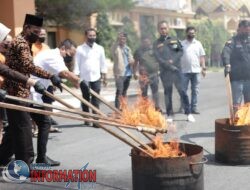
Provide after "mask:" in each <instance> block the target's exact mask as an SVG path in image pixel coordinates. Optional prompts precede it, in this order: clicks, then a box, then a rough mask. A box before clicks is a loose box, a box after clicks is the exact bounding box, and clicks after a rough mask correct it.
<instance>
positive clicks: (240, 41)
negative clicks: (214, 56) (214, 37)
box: [222, 20, 250, 111]
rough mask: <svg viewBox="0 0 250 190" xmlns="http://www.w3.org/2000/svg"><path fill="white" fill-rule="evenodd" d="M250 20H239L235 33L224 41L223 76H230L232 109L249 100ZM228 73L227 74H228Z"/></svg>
mask: <svg viewBox="0 0 250 190" xmlns="http://www.w3.org/2000/svg"><path fill="white" fill-rule="evenodd" d="M249 32H250V22H249V21H247V20H242V21H240V23H239V25H238V30H237V34H236V35H235V36H234V37H232V39H230V40H229V41H227V42H226V44H225V47H224V49H223V51H222V62H223V65H224V67H225V70H224V72H225V77H229V76H230V81H229V80H228V83H230V82H231V87H232V99H233V106H234V111H236V110H237V107H238V106H240V104H241V103H242V97H244V102H245V103H247V102H250V72H249V71H250V35H249ZM228 74H229V76H228Z"/></svg>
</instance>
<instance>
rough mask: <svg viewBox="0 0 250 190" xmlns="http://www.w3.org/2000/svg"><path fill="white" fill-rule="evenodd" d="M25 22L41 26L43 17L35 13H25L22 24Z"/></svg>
mask: <svg viewBox="0 0 250 190" xmlns="http://www.w3.org/2000/svg"><path fill="white" fill-rule="evenodd" d="M26 24H28V25H34V26H38V27H42V26H43V18H42V17H39V16H36V15H31V14H26V16H25V21H24V25H26Z"/></svg>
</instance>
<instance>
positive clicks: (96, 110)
mask: <svg viewBox="0 0 250 190" xmlns="http://www.w3.org/2000/svg"><path fill="white" fill-rule="evenodd" d="M61 85H62V87H63V89H64V90H66V91H67V92H69V93H70V94H72V95H73V96H74V97H76V98H77V99H78V100H80V101H81V102H82V103H83V104H85V105H86V106H88V107H89V108H90V109H92V110H93V111H95V112H96V113H98V114H100V115H102V116H106V115H105V114H104V113H102V112H101V111H100V110H99V109H98V108H97V107H95V106H93V105H92V104H91V103H90V102H88V101H87V100H85V99H84V98H83V97H81V96H79V95H78V94H76V93H75V92H73V91H72V90H71V89H70V88H69V87H67V86H66V85H65V84H63V83H62V84H61Z"/></svg>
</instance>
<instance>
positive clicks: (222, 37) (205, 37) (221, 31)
mask: <svg viewBox="0 0 250 190" xmlns="http://www.w3.org/2000/svg"><path fill="white" fill-rule="evenodd" d="M188 25H192V26H194V27H195V28H196V30H197V32H196V33H197V34H196V38H197V39H198V40H200V41H201V43H202V45H203V47H204V49H205V52H206V55H207V56H206V57H207V61H208V65H209V66H212V65H217V66H219V64H220V63H219V62H220V53H221V51H222V48H223V46H224V44H225V42H226V40H227V39H228V37H229V33H228V32H227V31H226V30H225V28H224V26H223V23H222V22H221V21H220V20H210V19H208V18H203V19H201V20H192V21H191V22H189V24H188Z"/></svg>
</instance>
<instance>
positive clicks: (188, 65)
mask: <svg viewBox="0 0 250 190" xmlns="http://www.w3.org/2000/svg"><path fill="white" fill-rule="evenodd" d="M181 44H182V46H183V50H184V54H183V56H182V58H181V66H182V72H183V73H200V72H201V67H200V57H201V56H205V51H204V49H203V46H202V44H201V42H200V41H198V40H196V39H193V40H192V41H191V42H190V41H188V40H184V41H182V43H181Z"/></svg>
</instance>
